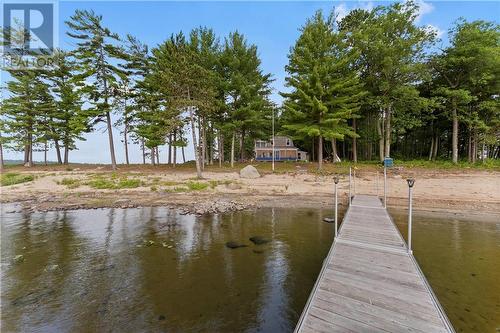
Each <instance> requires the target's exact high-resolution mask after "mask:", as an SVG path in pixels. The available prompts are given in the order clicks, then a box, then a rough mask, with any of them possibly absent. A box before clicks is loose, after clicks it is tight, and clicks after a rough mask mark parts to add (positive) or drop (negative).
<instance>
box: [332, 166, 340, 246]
mask: <svg viewBox="0 0 500 333" xmlns="http://www.w3.org/2000/svg"><path fill="white" fill-rule="evenodd" d="M333 182H334V183H335V238H337V229H338V224H337V211H338V200H337V184H338V182H339V177H337V176H335V178H333Z"/></svg>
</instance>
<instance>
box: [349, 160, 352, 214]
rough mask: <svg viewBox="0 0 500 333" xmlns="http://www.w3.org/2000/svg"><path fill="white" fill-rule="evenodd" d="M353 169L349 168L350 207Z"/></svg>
mask: <svg viewBox="0 0 500 333" xmlns="http://www.w3.org/2000/svg"><path fill="white" fill-rule="evenodd" d="M351 172H352V171H351V167H349V206H350V205H351V204H352V200H351V178H352V177H351Z"/></svg>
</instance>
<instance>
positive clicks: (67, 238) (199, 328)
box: [1, 206, 333, 332]
mask: <svg viewBox="0 0 500 333" xmlns="http://www.w3.org/2000/svg"><path fill="white" fill-rule="evenodd" d="M2 209H3V212H2V215H1V216H2V229H1V231H2V236H1V237H2V244H1V250H2V286H1V287H2V302H1V303H2V332H19V331H26V332H91V331H100V332H103V331H105V332H108V331H114V332H160V331H161V332H163V331H168V332H259V331H262V332H287V331H291V330H293V328H294V326H295V323H296V322H297V320H298V318H299V316H300V313H301V311H302V308H303V307H304V304H305V302H306V300H307V297H308V295H309V292H310V290H311V288H312V286H313V284H314V282H315V278H316V276H317V274H318V272H319V270H320V268H321V264H322V261H323V259H324V257H325V256H326V254H327V252H328V249H329V247H330V245H331V242H332V238H333V229H332V225H331V224H328V223H324V222H321V220H322V218H323V214H324V213H325V214H326V212H323V211H318V210H299V209H294V210H286V209H262V210H258V211H246V212H238V213H232V214H226V215H223V216H208V217H194V216H189V215H184V216H183V215H179V214H178V213H177V212H176V211H173V210H168V209H166V208H140V209H100V210H80V211H69V212H48V213H34V214H31V215H28V214H22V213H8V214H7V213H5V211H8V210H9V209H12V207H7V206H4V207H3V208H2ZM325 216H326V215H325ZM252 236H261V237H264V238H266V239H268V240H270V242H269V243H267V244H264V245H254V244H253V243H252V242H250V241H249V238H250V237H252ZM150 241H151V242H150ZM228 241H236V242H240V243H243V244H245V245H248V246H247V247H242V248H238V249H229V248H227V247H226V246H225V243H226V242H228ZM153 242H154V243H153ZM169 247H170V248H169ZM19 254H22V255H23V256H24V261H23V262H20V263H13V262H12V258H13V257H15V256H16V255H19ZM55 265H57V266H55Z"/></svg>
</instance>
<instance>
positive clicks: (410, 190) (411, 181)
mask: <svg viewBox="0 0 500 333" xmlns="http://www.w3.org/2000/svg"><path fill="white" fill-rule="evenodd" d="M406 182H407V183H408V253H409V254H413V251H412V249H411V230H412V227H411V223H412V211H413V185H415V179H414V178H408V179H407V180H406Z"/></svg>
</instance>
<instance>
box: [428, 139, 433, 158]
mask: <svg viewBox="0 0 500 333" xmlns="http://www.w3.org/2000/svg"><path fill="white" fill-rule="evenodd" d="M433 152H434V136H432V137H431V148H430V149H429V161H431V160H432V153H433Z"/></svg>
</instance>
